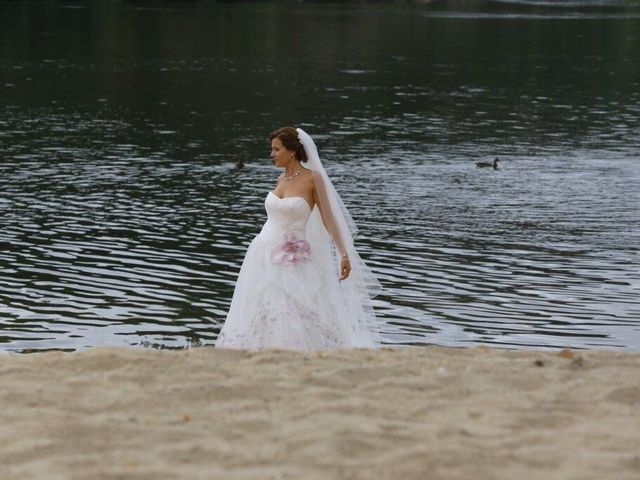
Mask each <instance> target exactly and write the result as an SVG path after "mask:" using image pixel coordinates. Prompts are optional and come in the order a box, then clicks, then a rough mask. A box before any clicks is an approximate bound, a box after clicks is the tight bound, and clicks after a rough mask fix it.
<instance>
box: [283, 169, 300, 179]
mask: <svg viewBox="0 0 640 480" xmlns="http://www.w3.org/2000/svg"><path fill="white" fill-rule="evenodd" d="M301 171H302V169H301V168H299V167H298V170H296V171H295V173H292V174H291V175H290V176H289V177H287V174H286V173H283V174H282V179H283V180H284V181H285V182H288V181H289V180H293V179H294V178H296V177H297V176H298V175H299V174H300V172H301Z"/></svg>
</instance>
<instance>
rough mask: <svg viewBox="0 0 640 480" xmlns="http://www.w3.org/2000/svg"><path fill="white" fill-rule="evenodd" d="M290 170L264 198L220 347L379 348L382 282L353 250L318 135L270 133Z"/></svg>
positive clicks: (350, 226)
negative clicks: (377, 301)
mask: <svg viewBox="0 0 640 480" xmlns="http://www.w3.org/2000/svg"><path fill="white" fill-rule="evenodd" d="M269 138H270V139H271V158H272V160H273V161H274V163H275V166H276V167H280V168H284V172H283V173H282V174H281V175H280V176H279V177H278V181H277V185H276V188H275V190H273V191H270V192H269V193H268V194H267V197H266V199H265V209H266V212H267V221H266V222H265V224H264V225H263V227H262V230H261V231H260V233H259V234H258V235H257V236H256V237H255V238H254V239H253V241H252V242H251V244H250V245H249V248H248V249H247V253H246V255H245V258H244V261H243V263H242V267H241V268H240V274H239V275H238V279H237V281H236V287H235V291H234V293H233V298H232V300H231V306H230V308H229V312H228V314H227V318H226V320H225V323H224V325H223V327H222V329H221V330H220V333H219V335H218V338H217V340H216V347H218V348H243V349H264V348H280V349H293V350H324V349H332V348H378V347H380V346H381V345H382V338H381V336H380V329H379V324H378V321H377V320H376V317H375V314H374V311H373V308H372V305H371V299H372V298H373V297H374V296H375V295H376V294H377V293H378V292H379V291H380V288H381V287H380V284H379V283H378V281H377V279H376V278H375V277H374V276H373V274H372V273H371V271H370V270H369V268H368V267H367V266H366V264H365V263H364V262H363V261H362V259H361V258H360V256H359V255H358V253H357V251H356V250H355V248H354V245H353V239H354V237H355V235H356V234H357V228H356V226H355V223H354V222H353V219H352V218H351V216H350V215H349V212H348V211H347V209H346V208H345V206H344V204H343V203H342V200H341V198H340V196H339V195H338V194H337V192H336V190H335V188H334V187H333V184H332V183H331V180H330V179H329V177H328V176H327V174H326V172H325V170H324V168H323V166H322V163H321V162H320V158H319V156H318V151H317V149H316V146H315V143H314V142H313V140H312V139H311V137H310V136H309V135H308V134H307V133H306V132H304V131H303V130H302V129H299V128H298V129H295V128H293V127H284V128H281V129H279V130H276V131H274V132H272V133H271V135H270V136H269Z"/></svg>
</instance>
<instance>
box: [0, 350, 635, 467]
mask: <svg viewBox="0 0 640 480" xmlns="http://www.w3.org/2000/svg"><path fill="white" fill-rule="evenodd" d="M0 365H1V367H0V380H1V381H2V383H1V393H0V400H1V402H0V406H1V409H0V415H1V418H0V420H1V422H0V432H1V433H0V478H1V479H3V480H9V479H30V478H39V479H40V478H42V479H47V480H49V479H51V480H56V479H65V480H68V479H149V480H151V479H153V480H158V479H174V478H175V479H178V478H179V479H183V478H184V479H225V480H233V479H243V480H244V479H260V480H263V479H301V480H302V479H304V480H314V479H345V480H346V479H349V480H358V479H393V480H409V479H436V480H437V479H465V480H471V479H509V480H514V479H545V480H547V479H598V480H600V479H615V480H624V479H640V353H625V352H614V351H585V352H579V353H578V352H576V351H573V352H571V351H565V352H564V353H561V354H560V353H559V352H557V351H551V350H546V351H542V350H540V351H537V350H524V351H523V350H506V349H496V348H485V347H475V348H468V349H460V348H444V347H407V348H402V349H383V350H378V351H371V350H351V351H346V350H345V351H334V352H316V353H305V352H291V351H273V350H271V351H262V352H253V353H252V352H245V351H233V350H223V349H215V348H212V347H202V348H193V349H190V350H182V351H162V350H145V349H127V348H93V349H90V350H87V351H84V352H74V353H62V352H46V353H34V354H28V355H20V354H5V355H1V356H0Z"/></svg>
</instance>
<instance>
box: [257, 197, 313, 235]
mask: <svg viewBox="0 0 640 480" xmlns="http://www.w3.org/2000/svg"><path fill="white" fill-rule="evenodd" d="M264 206H265V209H266V210H267V221H266V222H265V224H264V225H263V226H262V230H261V231H260V237H261V238H262V240H264V241H265V242H268V243H280V242H282V238H283V236H284V235H286V234H288V233H292V234H294V235H295V236H296V238H299V239H306V233H305V232H306V226H307V220H309V215H310V214H311V207H309V204H308V203H307V201H306V200H305V199H304V198H302V197H284V198H280V197H278V196H277V195H276V194H275V193H273V192H269V193H268V194H267V198H266V199H265V201H264Z"/></svg>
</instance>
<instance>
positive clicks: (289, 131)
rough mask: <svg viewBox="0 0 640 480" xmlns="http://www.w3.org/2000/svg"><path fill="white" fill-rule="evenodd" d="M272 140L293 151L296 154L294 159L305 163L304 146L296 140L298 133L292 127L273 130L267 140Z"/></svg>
mask: <svg viewBox="0 0 640 480" xmlns="http://www.w3.org/2000/svg"><path fill="white" fill-rule="evenodd" d="M274 138H278V139H280V141H281V142H282V145H284V148H286V149H287V150H293V151H294V152H295V154H296V158H297V159H298V160H299V161H301V162H306V161H307V154H306V153H305V151H304V146H303V145H302V143H300V140H298V131H297V130H296V129H295V128H293V127H282V128H279V129H278V130H274V131H273V132H271V133H270V134H269V140H273V139H274Z"/></svg>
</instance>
